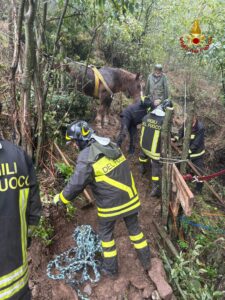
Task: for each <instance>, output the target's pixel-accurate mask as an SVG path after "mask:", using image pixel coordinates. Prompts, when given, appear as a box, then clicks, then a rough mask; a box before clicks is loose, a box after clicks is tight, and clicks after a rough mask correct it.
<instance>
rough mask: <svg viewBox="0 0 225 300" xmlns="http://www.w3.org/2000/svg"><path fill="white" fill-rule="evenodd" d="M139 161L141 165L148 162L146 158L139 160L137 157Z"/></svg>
mask: <svg viewBox="0 0 225 300" xmlns="http://www.w3.org/2000/svg"><path fill="white" fill-rule="evenodd" d="M139 161H140V162H142V163H145V162H147V161H148V158H141V157H139Z"/></svg>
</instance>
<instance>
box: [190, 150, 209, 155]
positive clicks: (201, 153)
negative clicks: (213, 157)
mask: <svg viewBox="0 0 225 300" xmlns="http://www.w3.org/2000/svg"><path fill="white" fill-rule="evenodd" d="M204 153H205V150H203V151H202V152H200V153H194V154H190V157H198V156H201V155H203V154H204Z"/></svg>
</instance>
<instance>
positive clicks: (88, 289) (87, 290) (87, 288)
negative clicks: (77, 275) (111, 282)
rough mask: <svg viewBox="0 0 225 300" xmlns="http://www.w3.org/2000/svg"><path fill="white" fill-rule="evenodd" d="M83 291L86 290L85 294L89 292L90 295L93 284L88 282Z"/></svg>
mask: <svg viewBox="0 0 225 300" xmlns="http://www.w3.org/2000/svg"><path fill="white" fill-rule="evenodd" d="M83 291H84V293H85V294H87V295H88V296H90V295H91V293H92V288H91V285H90V284H86V285H85V287H84V290H83Z"/></svg>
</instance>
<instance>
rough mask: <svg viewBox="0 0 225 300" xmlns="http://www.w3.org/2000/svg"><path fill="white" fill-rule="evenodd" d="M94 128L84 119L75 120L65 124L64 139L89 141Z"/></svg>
mask: <svg viewBox="0 0 225 300" xmlns="http://www.w3.org/2000/svg"><path fill="white" fill-rule="evenodd" d="M93 133H94V130H93V129H92V128H91V127H90V126H89V125H88V123H87V122H85V121H75V122H73V123H71V124H70V125H68V126H67V130H66V140H67V141H71V140H75V141H90V139H91V137H92V134H93Z"/></svg>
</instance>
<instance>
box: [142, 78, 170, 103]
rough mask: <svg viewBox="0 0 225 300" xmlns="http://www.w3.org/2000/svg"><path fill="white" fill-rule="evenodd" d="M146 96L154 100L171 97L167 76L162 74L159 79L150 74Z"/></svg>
mask: <svg viewBox="0 0 225 300" xmlns="http://www.w3.org/2000/svg"><path fill="white" fill-rule="evenodd" d="M145 95H146V96H150V97H152V98H153V100H157V99H161V100H165V99H167V98H168V97H169V95H168V83H167V78H166V75H164V74H162V76H158V77H157V76H155V75H154V74H150V75H149V76H148V79H147V84H146V90H145Z"/></svg>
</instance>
